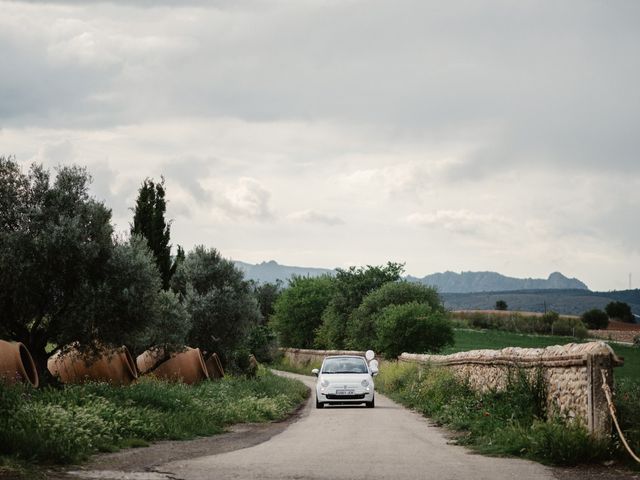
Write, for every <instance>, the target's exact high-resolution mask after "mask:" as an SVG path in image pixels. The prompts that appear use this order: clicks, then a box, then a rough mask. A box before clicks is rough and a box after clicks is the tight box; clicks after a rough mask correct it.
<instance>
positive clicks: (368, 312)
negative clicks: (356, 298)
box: [346, 281, 444, 351]
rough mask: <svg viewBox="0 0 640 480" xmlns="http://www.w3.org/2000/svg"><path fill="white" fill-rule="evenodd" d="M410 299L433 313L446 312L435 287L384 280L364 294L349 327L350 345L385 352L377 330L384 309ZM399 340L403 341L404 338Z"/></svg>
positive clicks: (357, 348)
mask: <svg viewBox="0 0 640 480" xmlns="http://www.w3.org/2000/svg"><path fill="white" fill-rule="evenodd" d="M410 302H417V303H420V304H423V305H425V306H427V307H428V308H429V309H430V310H431V311H433V312H440V313H444V307H443V306H442V303H441V302H440V297H439V296H438V292H437V291H436V290H435V289H434V288H431V287H427V286H425V285H421V284H419V283H412V282H406V281H399V282H388V283H385V284H384V285H382V286H381V287H380V288H378V289H377V290H374V291H373V292H371V293H369V294H368V295H367V296H365V297H364V299H363V300H362V303H361V304H360V305H359V306H358V308H356V309H355V310H354V311H353V312H352V313H351V315H350V316H349V318H348V320H347V327H346V336H347V347H348V348H352V349H355V350H367V349H369V348H372V347H375V348H376V349H378V350H379V351H383V350H384V349H383V348H382V347H381V346H380V345H379V344H378V343H379V338H378V332H377V330H378V329H377V324H378V322H379V317H380V314H381V311H382V310H383V309H384V308H386V307H389V306H392V305H403V304H407V303H410ZM403 336H406V335H403ZM399 340H400V341H402V339H399ZM405 351H408V350H405ZM412 351H413V350H412ZM420 351H421V350H420Z"/></svg>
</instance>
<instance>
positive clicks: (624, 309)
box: [604, 302, 633, 322]
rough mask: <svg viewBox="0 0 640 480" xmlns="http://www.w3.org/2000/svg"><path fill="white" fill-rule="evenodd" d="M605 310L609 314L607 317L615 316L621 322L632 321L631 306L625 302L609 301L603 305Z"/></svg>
mask: <svg viewBox="0 0 640 480" xmlns="http://www.w3.org/2000/svg"><path fill="white" fill-rule="evenodd" d="M604 310H605V312H607V315H609V318H616V319H618V320H620V321H622V322H633V314H632V313H631V307H630V306H629V304H628V303H625V302H609V303H608V304H607V306H606V307H604Z"/></svg>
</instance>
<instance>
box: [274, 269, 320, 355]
mask: <svg viewBox="0 0 640 480" xmlns="http://www.w3.org/2000/svg"><path fill="white" fill-rule="evenodd" d="M332 294H333V279H332V278H331V277H330V276H328V275H326V276H321V277H315V278H308V277H293V278H292V279H291V281H290V283H289V287H288V288H286V289H285V290H283V292H282V293H281V294H280V296H279V297H278V300H276V303H275V306H274V314H273V316H272V317H271V321H270V326H271V327H272V328H273V330H274V331H275V332H276V333H277V335H278V339H279V340H280V344H281V345H283V346H285V347H297V348H310V347H312V346H313V342H314V335H315V330H316V329H317V328H318V327H319V326H320V324H321V323H322V312H324V310H325V308H326V307H327V305H328V304H329V301H330V300H331V296H332Z"/></svg>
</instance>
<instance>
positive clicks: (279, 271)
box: [234, 260, 334, 283]
mask: <svg viewBox="0 0 640 480" xmlns="http://www.w3.org/2000/svg"><path fill="white" fill-rule="evenodd" d="M234 263H235V264H236V266H237V267H238V268H239V269H240V270H242V272H244V276H245V278H246V279H247V280H254V281H256V282H260V283H265V282H271V283H273V282H275V281H277V280H281V281H283V282H285V283H286V282H287V281H288V280H289V279H290V278H291V277H292V276H293V275H297V276H300V277H318V276H320V275H325V274H333V273H334V271H333V270H330V269H328V268H312V267H291V266H287V265H280V264H279V263H278V262H275V261H274V260H271V261H269V262H262V263H258V264H256V265H253V264H251V263H245V262H240V261H237V260H235V261H234Z"/></svg>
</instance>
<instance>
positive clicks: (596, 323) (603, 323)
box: [581, 308, 609, 330]
mask: <svg viewBox="0 0 640 480" xmlns="http://www.w3.org/2000/svg"><path fill="white" fill-rule="evenodd" d="M581 318H582V322H583V323H584V324H585V325H586V326H587V328H590V329H592V330H606V328H607V326H609V316H608V315H607V314H606V313H605V312H603V311H602V310H600V309H599V308H594V309H592V310H588V311H586V312H584V313H583V314H582V317H581Z"/></svg>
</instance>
